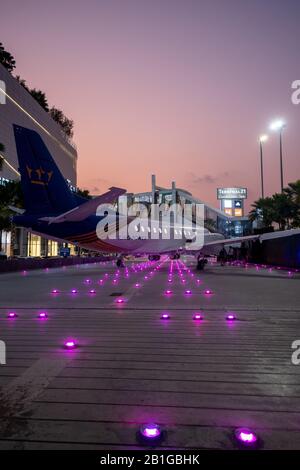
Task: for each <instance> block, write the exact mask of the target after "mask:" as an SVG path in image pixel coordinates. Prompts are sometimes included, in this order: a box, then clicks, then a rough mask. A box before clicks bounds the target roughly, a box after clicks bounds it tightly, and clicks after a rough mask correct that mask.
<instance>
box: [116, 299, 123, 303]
mask: <svg viewBox="0 0 300 470" xmlns="http://www.w3.org/2000/svg"><path fill="white" fill-rule="evenodd" d="M116 303H117V304H123V303H124V299H122V298H118V299H116Z"/></svg>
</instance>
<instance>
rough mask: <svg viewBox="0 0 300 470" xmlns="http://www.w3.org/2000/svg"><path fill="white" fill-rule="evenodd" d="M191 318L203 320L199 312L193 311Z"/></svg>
mask: <svg viewBox="0 0 300 470" xmlns="http://www.w3.org/2000/svg"><path fill="white" fill-rule="evenodd" d="M193 319H194V320H203V317H202V315H201V313H194V316H193Z"/></svg>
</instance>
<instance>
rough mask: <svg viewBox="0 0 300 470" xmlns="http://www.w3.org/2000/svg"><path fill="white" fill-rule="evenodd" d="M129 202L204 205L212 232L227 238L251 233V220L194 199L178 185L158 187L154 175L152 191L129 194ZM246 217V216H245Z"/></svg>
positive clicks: (207, 221) (207, 225)
mask: <svg viewBox="0 0 300 470" xmlns="http://www.w3.org/2000/svg"><path fill="white" fill-rule="evenodd" d="M127 196H128V202H129V203H132V202H135V203H138V202H140V203H144V204H145V203H146V204H151V203H152V202H153V201H154V202H156V203H158V204H161V203H165V202H166V203H175V202H179V203H180V204H188V203H191V204H192V203H195V204H204V220H205V222H204V223H205V226H206V227H207V228H208V229H209V230H210V231H216V232H219V233H222V234H223V235H224V236H225V237H239V236H242V235H247V234H248V233H249V232H250V231H251V224H250V222H249V219H248V218H247V217H244V216H238V217H235V216H232V215H229V214H228V213H226V212H225V211H224V210H221V209H216V208H215V207H212V206H211V205H209V204H207V203H206V202H204V201H202V200H201V199H199V198H196V197H194V196H193V195H192V194H191V193H190V192H189V191H187V190H185V189H181V188H177V187H176V183H175V182H174V181H173V182H172V187H171V188H162V187H160V186H157V185H156V177H155V175H152V187H151V191H147V192H142V193H136V194H128V195H127ZM243 215H244V214H243Z"/></svg>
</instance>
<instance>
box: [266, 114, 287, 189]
mask: <svg viewBox="0 0 300 470" xmlns="http://www.w3.org/2000/svg"><path fill="white" fill-rule="evenodd" d="M285 127H286V124H285V122H284V121H283V120H282V119H277V120H276V121H273V122H272V123H271V125H270V130H271V131H275V132H276V131H279V158H280V186H281V192H283V161H282V160H283V159H282V131H283V129H284V128H285Z"/></svg>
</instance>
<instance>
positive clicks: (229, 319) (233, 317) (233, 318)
mask: <svg viewBox="0 0 300 470" xmlns="http://www.w3.org/2000/svg"><path fill="white" fill-rule="evenodd" d="M226 320H227V321H234V320H236V316H235V315H233V313H229V314H228V315H227V316H226Z"/></svg>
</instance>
